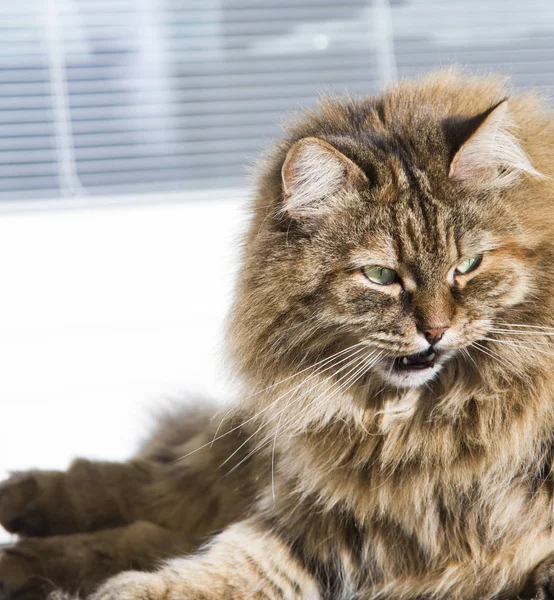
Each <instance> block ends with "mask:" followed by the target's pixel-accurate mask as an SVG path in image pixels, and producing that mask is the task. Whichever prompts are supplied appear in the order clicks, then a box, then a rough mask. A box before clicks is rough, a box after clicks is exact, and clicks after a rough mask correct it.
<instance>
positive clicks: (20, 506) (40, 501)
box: [0, 471, 65, 536]
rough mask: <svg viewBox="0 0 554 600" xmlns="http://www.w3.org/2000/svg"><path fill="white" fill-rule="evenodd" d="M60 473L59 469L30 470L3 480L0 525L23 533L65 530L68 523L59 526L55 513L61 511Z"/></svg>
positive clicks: (0, 492)
mask: <svg viewBox="0 0 554 600" xmlns="http://www.w3.org/2000/svg"><path fill="white" fill-rule="evenodd" d="M61 477H62V474H61V473H58V472H51V471H28V472H23V473H14V474H13V475H12V476H11V477H10V478H9V479H7V480H6V481H3V482H2V483H0V525H2V527H4V529H6V530H7V531H9V532H10V533H17V534H19V535H24V536H45V535H50V534H52V533H58V532H59V531H60V530H63V529H64V528H65V527H64V526H65V524H63V526H60V525H61V524H60V523H57V519H56V517H55V516H54V515H56V514H57V513H59V510H58V509H59V502H60V501H61V498H60V494H59V493H58V491H59V488H60V484H61ZM56 498H58V500H56Z"/></svg>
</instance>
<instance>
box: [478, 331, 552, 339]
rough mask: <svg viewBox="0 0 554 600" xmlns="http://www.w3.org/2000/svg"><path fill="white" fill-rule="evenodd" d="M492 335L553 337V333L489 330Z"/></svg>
mask: <svg viewBox="0 0 554 600" xmlns="http://www.w3.org/2000/svg"><path fill="white" fill-rule="evenodd" d="M489 331H490V332H492V333H504V334H508V333H509V334H512V335H544V336H546V337H551V336H554V332H551V331H537V330H533V331H525V330H523V329H489Z"/></svg>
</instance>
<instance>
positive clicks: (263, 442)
mask: <svg viewBox="0 0 554 600" xmlns="http://www.w3.org/2000/svg"><path fill="white" fill-rule="evenodd" d="M359 360H360V357H357V358H356V359H354V360H353V361H352V362H351V363H349V365H346V367H343V368H347V367H348V366H350V365H352V363H354V362H356V363H357V364H356V365H355V366H354V367H353V369H356V368H357V367H358V364H359V363H358V361H359ZM339 372H340V371H339ZM351 372H352V371H349V372H348V373H346V374H345V375H343V376H341V378H339V380H338V381H337V382H335V383H334V384H333V385H336V384H337V383H338V382H339V381H340V380H341V379H342V378H343V377H346V376H348V375H349V374H350V373H351ZM334 375H336V373H334V374H333V375H330V376H329V377H326V378H325V380H324V381H322V382H320V383H319V384H317V385H315V386H312V388H310V389H309V390H308V391H307V392H306V393H304V394H301V395H300V396H299V397H298V398H295V399H294V400H290V401H289V402H288V403H287V405H286V406H285V408H283V409H282V410H281V411H280V412H278V413H277V414H276V415H274V416H273V417H271V418H270V419H268V420H267V421H265V422H264V423H263V424H262V425H261V426H260V427H259V428H258V429H257V430H256V431H255V432H254V433H253V434H251V435H250V436H249V437H248V438H247V439H246V440H245V441H244V442H243V443H242V444H241V445H240V447H239V448H237V449H236V450H235V451H234V452H233V454H231V456H229V457H228V458H226V459H225V461H224V462H223V463H221V465H220V468H221V467H223V466H224V465H225V464H226V463H227V462H228V461H229V460H230V459H231V458H232V457H233V456H234V455H235V454H236V453H237V452H238V451H239V450H240V449H241V448H243V447H244V446H245V444H247V443H248V442H249V441H250V440H251V439H252V438H253V437H255V436H256V435H258V434H259V432H260V431H261V430H262V429H263V428H264V427H266V426H267V425H269V423H271V422H272V421H273V420H274V419H276V418H277V417H278V416H280V415H281V414H283V413H284V412H285V411H287V410H288V409H289V407H290V406H291V405H292V404H294V403H296V402H298V401H299V400H301V399H302V398H303V397H305V396H306V395H307V394H309V393H311V392H312V391H313V390H314V389H317V388H318V387H319V386H321V385H323V384H324V383H326V382H327V381H328V380H329V379H331V378H332V377H333V376H334ZM297 417H298V415H295V418H297ZM271 439H272V436H270V437H269V438H264V439H262V441H261V442H260V443H259V444H258V445H257V446H256V447H255V448H254V449H253V450H251V451H250V452H249V453H248V454H247V455H246V456H245V457H244V458H242V459H241V460H240V461H239V462H238V463H237V464H236V465H235V466H234V467H233V468H232V469H230V470H229V471H228V472H227V473H226V474H225V477H226V476H228V475H230V474H231V473H232V472H233V471H235V470H236V469H238V467H240V465H242V464H243V463H244V462H245V461H246V460H248V459H249V458H250V457H251V456H253V455H254V454H255V453H256V452H258V450H260V449H261V448H262V447H263V446H265V445H266V444H267V443H268V442H269V441H271Z"/></svg>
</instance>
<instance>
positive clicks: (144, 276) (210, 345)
mask: <svg viewBox="0 0 554 600" xmlns="http://www.w3.org/2000/svg"><path fill="white" fill-rule="evenodd" d="M243 196H244V195H243V194H240V193H237V192H235V193H229V192H227V193H223V192H222V193H221V194H220V195H218V198H220V199H214V198H210V199H208V198H205V197H203V198H199V199H196V200H189V199H182V201H180V200H181V198H179V197H173V198H169V200H173V201H172V202H167V201H166V200H168V198H163V199H162V200H165V201H166V202H163V203H158V204H152V203H149V202H148V203H143V204H139V205H127V206H125V205H123V206H121V205H119V206H118V205H117V204H115V205H112V206H111V207H110V206H106V207H104V208H89V209H87V208H80V209H78V210H63V211H55V210H49V211H36V210H34V211H25V212H19V213H17V212H13V213H6V212H4V213H0V282H1V287H0V402H1V403H2V418H1V420H0V476H1V477H2V478H3V477H4V476H5V475H6V473H7V471H8V470H15V469H26V468H29V467H40V468H65V467H66V466H67V464H68V463H69V462H70V460H71V459H72V458H73V457H75V456H87V457H98V458H106V459H122V458H125V457H127V456H129V455H130V454H131V453H132V451H133V450H134V448H135V447H136V445H137V443H138V442H139V441H140V439H141V438H142V437H143V436H144V434H145V432H146V431H147V426H148V424H149V422H150V421H149V412H152V410H151V409H153V408H155V407H156V406H157V405H159V404H160V403H162V404H163V401H164V399H166V398H168V397H169V398H178V397H179V396H181V395H184V394H185V393H189V392H193V393H195V392H197V393H203V394H206V393H207V394H210V395H215V396H216V397H218V398H223V397H224V396H225V395H228V394H227V393H226V392H225V389H226V386H225V380H224V378H223V377H222V371H221V363H220V356H219V349H220V347H221V340H222V326H223V322H224V317H225V315H226V312H227V310H228V308H229V304H230V293H231V290H232V280H233V276H234V273H235V269H236V260H235V256H236V251H237V238H238V233H239V230H241V228H242V227H243V226H244V223H245V222H246V218H245V211H244V210H243V206H244V200H243ZM147 200H148V199H147ZM157 200H158V199H157ZM175 200H176V201H177V202H175ZM85 204H86V203H85ZM108 204H109V203H108ZM5 539H7V536H6V535H5V534H4V533H3V532H2V530H1V529H0V541H3V540H5Z"/></svg>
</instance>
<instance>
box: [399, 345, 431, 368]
mask: <svg viewBox="0 0 554 600" xmlns="http://www.w3.org/2000/svg"><path fill="white" fill-rule="evenodd" d="M436 357H437V352H436V351H435V350H433V348H429V350H426V351H425V352H418V353H417V354H410V355H408V356H399V357H398V358H395V359H394V366H395V368H396V369H398V370H399V371H421V370H423V369H432V368H433V367H434V366H435V359H436Z"/></svg>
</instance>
